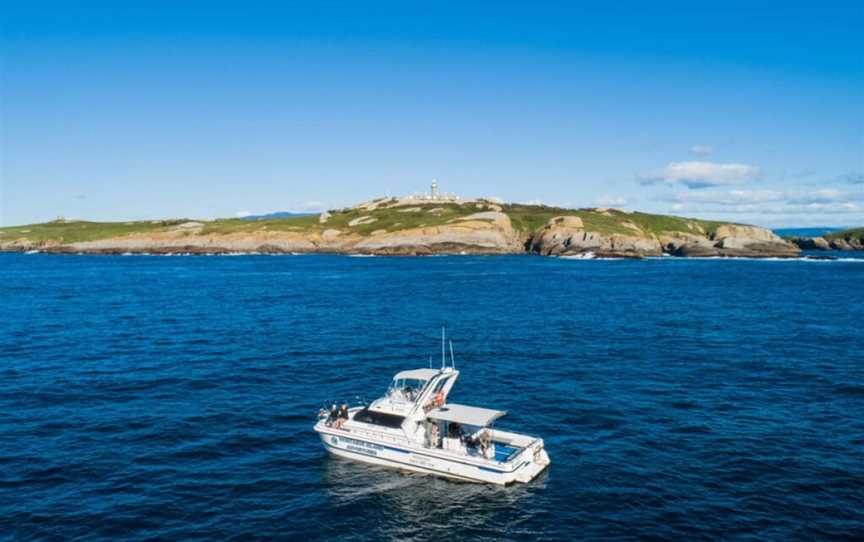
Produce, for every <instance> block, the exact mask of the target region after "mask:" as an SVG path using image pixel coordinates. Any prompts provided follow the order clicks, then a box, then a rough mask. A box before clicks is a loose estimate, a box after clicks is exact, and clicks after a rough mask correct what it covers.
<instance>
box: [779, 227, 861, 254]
mask: <svg viewBox="0 0 864 542" xmlns="http://www.w3.org/2000/svg"><path fill="white" fill-rule="evenodd" d="M856 232H857V233H856ZM789 241H790V242H791V243H793V244H794V245H795V246H797V247H798V248H800V249H801V250H840V251H852V250H864V236H862V234H861V233H860V230H851V231H849V232H838V233H835V234H831V235H829V236H819V237H792V238H791V239H789Z"/></svg>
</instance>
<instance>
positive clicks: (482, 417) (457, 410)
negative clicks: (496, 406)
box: [426, 403, 507, 427]
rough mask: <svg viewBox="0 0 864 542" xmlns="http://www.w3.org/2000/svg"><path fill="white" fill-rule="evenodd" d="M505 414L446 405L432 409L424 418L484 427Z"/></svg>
mask: <svg viewBox="0 0 864 542" xmlns="http://www.w3.org/2000/svg"><path fill="white" fill-rule="evenodd" d="M505 414H507V412H505V411H503V410H492V409H490V408H480V407H473V406H468V405H457V404H455V403H447V404H446V405H444V406H440V407H438V408H433V409H432V410H430V411H429V412H428V413H427V414H426V417H427V418H429V419H432V420H441V421H445V422H456V423H464V424H465V425H476V426H478V427H486V426H487V425H489V424H491V423H492V422H494V421H495V420H497V419H498V418H500V417H501V416H503V415H505Z"/></svg>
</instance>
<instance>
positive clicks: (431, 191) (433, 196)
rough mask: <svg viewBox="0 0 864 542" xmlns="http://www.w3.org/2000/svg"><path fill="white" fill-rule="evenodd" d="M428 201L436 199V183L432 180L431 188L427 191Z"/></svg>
mask: <svg viewBox="0 0 864 542" xmlns="http://www.w3.org/2000/svg"><path fill="white" fill-rule="evenodd" d="M429 199H438V181H437V180H435V179H432V187H431V188H430V189H429Z"/></svg>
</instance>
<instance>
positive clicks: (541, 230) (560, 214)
mask: <svg viewBox="0 0 864 542" xmlns="http://www.w3.org/2000/svg"><path fill="white" fill-rule="evenodd" d="M435 196H436V198H434V199H430V198H429V197H426V198H413V197H408V198H389V197H387V198H379V199H376V200H373V201H369V202H365V203H361V204H358V205H355V206H352V207H348V208H344V209H334V210H330V211H326V212H323V213H321V214H320V215H319V214H315V215H306V216H285V217H279V216H277V217H271V216H268V217H263V218H262V219H258V220H248V219H241V218H232V219H217V220H192V219H172V220H148V221H135V222H89V221H80V220H62V219H61V220H56V221H52V222H47V223H41V224H31V225H26V226H13V227H3V228H0V251H7V252H8V251H18V252H32V251H39V252H49V253H69V254H224V253H266V254H284V253H336V254H352V255H354V254H356V255H432V254H539V255H544V256H572V257H607V258H644V257H647V256H660V255H663V254H668V255H672V256H682V257H755V258H762V257H771V258H789V257H795V256H798V255H799V253H800V250H801V249H800V248H799V246H797V245H796V244H795V243H793V242H790V241H788V240H784V239H782V238H780V237H779V236H777V235H775V234H774V233H773V232H772V231H770V230H768V229H765V228H760V227H756V226H748V225H743V224H734V223H726V222H716V221H708V220H700V219H694V218H684V217H678V216H667V215H657V214H649V213H641V212H632V211H624V210H620V209H612V208H583V209H567V208H561V207H552V206H545V205H527V204H519V203H502V202H499V201H495V200H492V199H473V200H459V199H455V198H447V197H441V196H438V195H437V194H435Z"/></svg>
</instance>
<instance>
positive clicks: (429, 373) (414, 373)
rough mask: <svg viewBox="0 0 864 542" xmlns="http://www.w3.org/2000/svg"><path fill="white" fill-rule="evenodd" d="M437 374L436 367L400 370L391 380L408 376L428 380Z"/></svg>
mask: <svg viewBox="0 0 864 542" xmlns="http://www.w3.org/2000/svg"><path fill="white" fill-rule="evenodd" d="M437 374H438V369H411V370H410V371H401V372H398V373H396V376H394V377H393V380H406V379H409V378H410V379H416V380H429V379H430V378H432V377H433V376H435V375H437Z"/></svg>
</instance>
